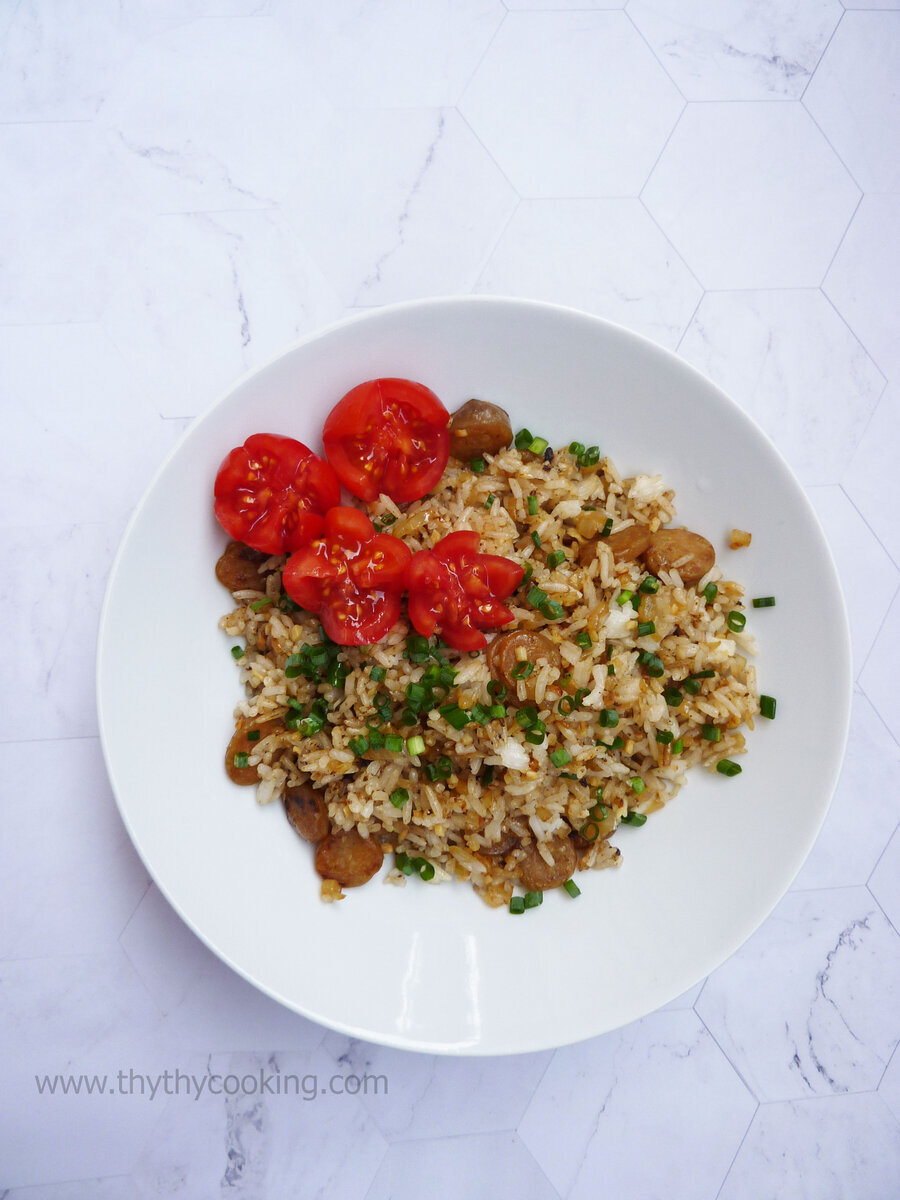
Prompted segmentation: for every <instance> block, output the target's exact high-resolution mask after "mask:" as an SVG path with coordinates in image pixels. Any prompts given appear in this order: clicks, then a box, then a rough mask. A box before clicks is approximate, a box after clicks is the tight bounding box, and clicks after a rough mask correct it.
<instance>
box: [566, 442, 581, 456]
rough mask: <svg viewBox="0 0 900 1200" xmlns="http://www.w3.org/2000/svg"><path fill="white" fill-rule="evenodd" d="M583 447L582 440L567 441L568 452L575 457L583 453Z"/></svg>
mask: <svg viewBox="0 0 900 1200" xmlns="http://www.w3.org/2000/svg"><path fill="white" fill-rule="evenodd" d="M584 449H585V447H584V443H583V442H570V443H569V453H570V454H574V455H575V457H576V458H577V457H578V455H579V454H584Z"/></svg>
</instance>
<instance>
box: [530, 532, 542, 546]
mask: <svg viewBox="0 0 900 1200" xmlns="http://www.w3.org/2000/svg"><path fill="white" fill-rule="evenodd" d="M531 540H532V541H533V542H534V548H535V550H540V548H541V535H540V534H539V533H538V531H537V530H536V529H532V531H531Z"/></svg>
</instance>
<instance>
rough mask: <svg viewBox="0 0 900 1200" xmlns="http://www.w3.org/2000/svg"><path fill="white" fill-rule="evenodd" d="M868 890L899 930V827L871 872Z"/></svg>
mask: <svg viewBox="0 0 900 1200" xmlns="http://www.w3.org/2000/svg"><path fill="white" fill-rule="evenodd" d="M869 890H870V891H871V893H872V895H873V896H874V897H875V899H876V900H877V901H878V903H879V904H880V905H881V907H882V908H883V909H884V911H885V912H886V913H887V915H888V918H889V919H890V920H891V921H892V922H893V923H894V928H895V929H898V930H900V829H898V830H897V832H896V833H895V834H894V836H893V837H892V838H891V840H890V841H889V842H888V844H887V847H886V848H885V851H884V854H883V855H882V856H881V859H880V861H879V863H878V865H877V866H876V868H875V870H874V871H873V872H872V878H871V879H870V880H869Z"/></svg>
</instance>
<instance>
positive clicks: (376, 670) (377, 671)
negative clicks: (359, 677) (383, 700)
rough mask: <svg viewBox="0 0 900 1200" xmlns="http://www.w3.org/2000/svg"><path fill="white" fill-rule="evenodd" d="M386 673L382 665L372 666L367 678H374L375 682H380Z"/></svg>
mask: <svg viewBox="0 0 900 1200" xmlns="http://www.w3.org/2000/svg"><path fill="white" fill-rule="evenodd" d="M386 675H387V671H386V670H385V669H384V667H372V669H371V670H370V671H369V678H370V679H374V680H375V682H376V683H381V681H382V680H383V679H384V677H385V676H386Z"/></svg>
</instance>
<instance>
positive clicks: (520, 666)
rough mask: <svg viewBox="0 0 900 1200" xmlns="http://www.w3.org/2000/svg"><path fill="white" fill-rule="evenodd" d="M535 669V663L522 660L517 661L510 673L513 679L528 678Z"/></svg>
mask: <svg viewBox="0 0 900 1200" xmlns="http://www.w3.org/2000/svg"><path fill="white" fill-rule="evenodd" d="M533 670H534V663H530V662H520V663H516V665H515V666H514V667H513V669H512V671H511V672H510V674H511V675H512V677H513V679H527V678H528V676H529V675H530V674H531V672H532V671H533Z"/></svg>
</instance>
